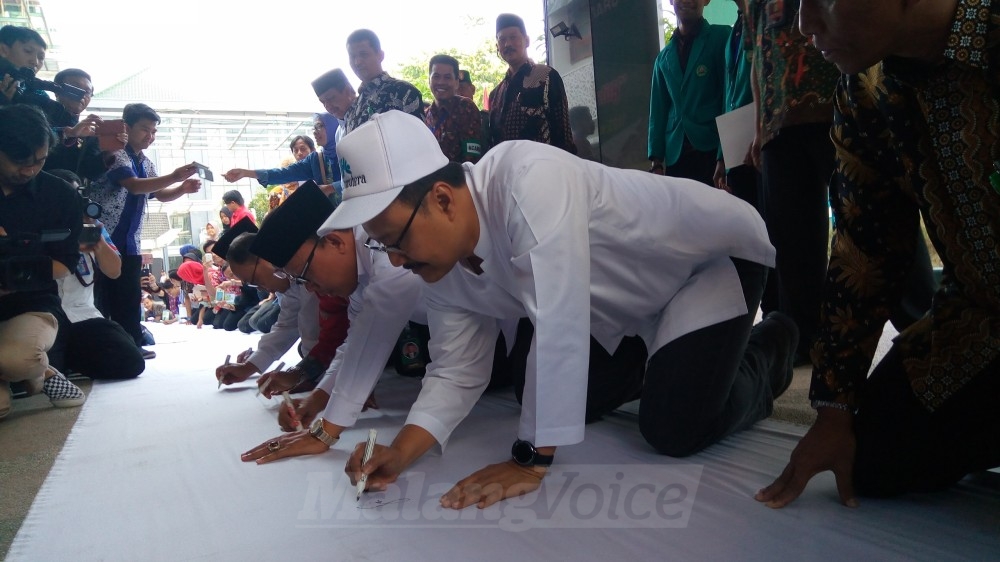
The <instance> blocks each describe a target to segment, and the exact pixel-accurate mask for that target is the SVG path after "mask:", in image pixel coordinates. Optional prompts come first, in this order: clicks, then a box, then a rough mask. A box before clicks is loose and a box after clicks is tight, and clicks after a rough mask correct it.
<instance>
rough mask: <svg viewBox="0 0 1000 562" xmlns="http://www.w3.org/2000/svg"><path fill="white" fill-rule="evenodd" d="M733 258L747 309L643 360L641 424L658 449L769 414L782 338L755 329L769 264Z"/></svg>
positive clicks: (685, 446)
mask: <svg viewBox="0 0 1000 562" xmlns="http://www.w3.org/2000/svg"><path fill="white" fill-rule="evenodd" d="M733 263H734V264H735V265H736V271H737V273H738V274H739V277H740V283H741V285H742V287H743V296H744V298H745V299H746V304H747V310H748V311H749V312H748V313H747V314H744V315H742V316H738V317H736V318H731V319H729V320H725V321H722V322H719V323H717V324H713V325H711V326H706V327H704V328H701V329H699V330H695V331H694V332H691V333H688V334H685V335H683V336H681V337H679V338H677V339H675V340H673V341H671V342H670V343H668V344H666V345H664V346H663V347H661V348H660V349H658V350H656V352H654V353H653V354H652V356H651V357H650V359H649V364H648V365H647V367H646V379H645V383H644V384H643V387H642V399H641V402H640V403H639V430H640V431H641V432H642V435H643V437H645V438H646V441H647V442H649V444H650V445H652V446H653V447H654V448H656V450H658V451H659V452H661V453H663V454H666V455H670V456H674V457H684V456H688V455H691V454H694V453H697V452H698V451H701V450H702V449H704V448H705V447H708V446H709V445H712V444H713V443H716V442H717V441H719V440H720V439H722V438H723V437H726V436H727V435H729V434H731V433H734V432H736V431H739V430H741V429H746V428H748V427H750V426H751V425H753V424H754V423H756V422H757V421H759V420H761V419H764V418H766V417H767V416H769V415H771V411H772V408H773V402H774V401H773V398H772V396H771V386H770V369H771V368H772V363H773V362H775V361H781V360H782V359H784V358H783V357H778V356H777V355H776V353H775V352H776V349H777V346H778V345H780V342H775V341H770V340H766V339H764V338H763V337H759V336H758V337H755V334H754V329H753V322H754V318H755V316H756V313H757V308H758V307H759V306H760V298H761V294H762V293H763V291H764V284H765V283H766V282H767V275H768V268H767V267H766V266H763V265H760V264H756V263H752V262H748V261H744V260H738V259H733ZM779 368H780V367H779Z"/></svg>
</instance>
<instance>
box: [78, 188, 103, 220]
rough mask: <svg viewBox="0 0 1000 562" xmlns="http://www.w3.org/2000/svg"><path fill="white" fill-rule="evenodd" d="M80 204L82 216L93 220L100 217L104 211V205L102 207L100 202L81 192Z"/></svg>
mask: <svg viewBox="0 0 1000 562" xmlns="http://www.w3.org/2000/svg"><path fill="white" fill-rule="evenodd" d="M80 206H81V211H83V216H85V217H88V218H91V219H94V220H95V221H96V220H97V219H99V218H101V214H103V213H104V207H102V206H101V204H100V203H97V202H96V201H94V200H93V199H91V198H90V197H87V196H86V195H84V194H83V193H81V194H80Z"/></svg>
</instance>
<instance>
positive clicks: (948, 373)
mask: <svg viewBox="0 0 1000 562" xmlns="http://www.w3.org/2000/svg"><path fill="white" fill-rule="evenodd" d="M837 95H838V97H837V103H836V113H835V117H834V126H833V130H832V136H833V140H834V144H835V145H836V147H837V170H836V172H835V176H834V182H835V185H839V191H838V193H836V196H835V198H834V212H835V217H836V233H835V237H834V242H833V249H832V255H831V258H830V267H829V272H828V275H827V289H826V297H825V299H826V300H825V303H824V306H823V322H822V326H821V331H820V333H819V339H818V341H817V343H816V345H815V347H814V348H813V358H814V360H816V367H815V369H814V371H813V381H812V388H811V391H810V396H811V398H812V399H813V400H814V401H818V402H819V405H824V403H835V404H844V405H847V406H848V407H854V406H856V405H857V403H858V397H859V393H861V392H862V391H863V383H864V380H865V377H866V374H867V371H868V368H869V366H870V364H871V361H872V357H873V355H874V352H875V348H876V345H877V343H878V340H879V336H880V334H881V332H882V327H883V325H884V324H885V322H886V319H887V318H888V317H889V311H890V310H891V309H892V307H893V305H894V304H895V303H896V302H897V301H898V300H899V295H900V294H902V292H903V286H904V281H905V277H906V272H908V271H909V270H910V264H911V262H912V256H913V249H914V244H915V243H917V241H918V236H917V233H918V229H919V228H920V221H919V219H920V216H921V215H922V216H923V219H924V222H925V223H926V225H927V230H928V234H929V235H930V237H931V240H932V242H933V244H934V247H935V248H936V249H937V252H938V254H939V255H940V256H941V260H942V262H943V263H944V275H943V279H942V283H941V286H940V288H939V290H938V292H937V293H936V294H935V296H934V300H933V304H932V307H931V310H930V311H929V312H928V313H927V315H925V316H924V317H923V318H922V319H921V320H919V321H918V322H916V323H915V324H914V325H912V326H910V327H909V328H907V329H906V330H904V331H903V332H902V334H900V336H899V337H898V338H897V340H896V341H895V345H896V348H897V350H898V351H899V352H900V353H901V356H902V360H903V368H904V369H905V371H906V375H907V377H908V378H909V380H910V382H911V385H912V387H913V392H914V394H915V396H916V397H917V399H919V400H920V402H921V403H922V404H923V405H924V406H925V407H926V408H927V409H928V410H930V411H934V410H936V409H938V408H940V407H941V405H942V404H944V403H945V401H947V400H948V399H949V398H950V397H952V396H954V395H955V393H957V392H959V391H960V390H962V388H963V387H964V386H965V385H967V384H968V383H969V381H970V380H972V379H973V378H974V377H979V376H994V377H995V376H1000V373H998V372H996V369H997V365H998V362H997V359H998V357H1000V246H998V234H1000V192H998V191H997V190H995V189H994V188H993V187H992V186H991V185H990V181H989V176H990V175H991V173H993V171H994V170H993V168H994V163H998V162H1000V2H997V1H996V0H994V1H993V2H992V5H991V2H990V1H989V0H960V1H959V4H958V8H957V11H956V13H955V18H954V24H953V27H952V29H951V34H950V37H949V38H948V43H947V48H946V50H945V52H944V62H942V63H941V64H937V65H933V64H929V63H917V62H915V61H912V60H902V59H887V60H885V61H884V62H883V63H881V64H879V65H877V66H875V67H872V68H871V69H869V70H867V71H865V72H863V73H861V74H857V75H853V76H844V77H843V78H842V79H841V81H840V84H839V86H838V94H837ZM990 365H992V371H990V370H989V369H986V367H987V366H990Z"/></svg>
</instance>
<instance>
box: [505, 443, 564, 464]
mask: <svg viewBox="0 0 1000 562" xmlns="http://www.w3.org/2000/svg"><path fill="white" fill-rule="evenodd" d="M510 456H511V457H513V458H514V462H516V463H517V464H519V465H521V466H551V465H552V460H553V459H555V456H554V455H542V454H539V453H538V449H536V448H535V446H534V445H533V444H532V443H531V441H522V440H521V439H518V440H517V441H514V446H513V447H511V448H510Z"/></svg>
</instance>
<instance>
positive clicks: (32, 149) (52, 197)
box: [0, 105, 86, 418]
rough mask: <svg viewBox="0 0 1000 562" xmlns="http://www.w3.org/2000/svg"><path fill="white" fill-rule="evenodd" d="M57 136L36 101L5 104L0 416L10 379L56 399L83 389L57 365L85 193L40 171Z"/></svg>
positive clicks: (71, 400) (63, 403) (68, 401)
mask: <svg viewBox="0 0 1000 562" xmlns="http://www.w3.org/2000/svg"><path fill="white" fill-rule="evenodd" d="M51 143H52V131H51V129H50V128H49V123H48V121H47V120H46V119H45V115H44V114H43V113H42V112H41V111H40V110H38V109H37V108H35V107H31V106H26V105H12V106H7V107H0V418H2V417H4V416H6V415H7V414H8V413H9V412H10V397H11V394H10V387H9V386H8V384H7V383H10V382H16V381H25V382H26V384H27V386H28V390H29V392H30V391H35V392H37V391H38V390H41V391H42V392H44V393H45V394H46V395H48V397H49V399H50V400H51V401H52V404H53V405H55V406H60V407H70V406H79V405H80V404H83V402H84V400H86V396H85V395H84V394H83V392H82V391H81V390H80V389H79V388H77V387H76V385H74V384H73V383H71V382H69V381H68V380H66V377H64V376H63V375H62V373H60V372H59V371H58V367H59V366H61V365H62V359H63V354H64V352H65V347H66V330H64V329H60V328H61V327H65V326H68V324H69V320H68V319H67V318H66V315H65V313H63V310H62V307H61V306H60V301H59V292H58V288H57V286H56V281H55V279H59V278H62V277H65V276H67V275H69V274H70V271H72V270H74V269H75V268H76V266H77V263H79V261H80V251H79V248H78V246H77V239H78V238H79V236H80V231H81V229H82V226H83V225H82V221H81V220H80V203H79V202H80V198H79V196H78V195H77V194H76V192H75V191H73V189H72V188H71V187H70V186H69V185H67V184H66V182H64V181H63V180H60V179H59V178H56V177H55V176H52V175H50V174H48V173H47V172H42V165H43V164H44V163H45V159H46V157H47V156H48V153H49V147H50V145H51Z"/></svg>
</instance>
